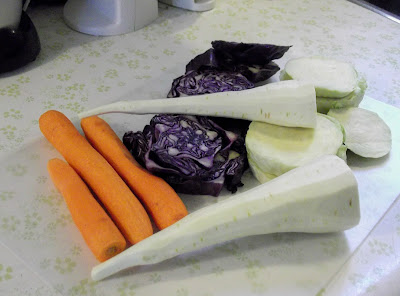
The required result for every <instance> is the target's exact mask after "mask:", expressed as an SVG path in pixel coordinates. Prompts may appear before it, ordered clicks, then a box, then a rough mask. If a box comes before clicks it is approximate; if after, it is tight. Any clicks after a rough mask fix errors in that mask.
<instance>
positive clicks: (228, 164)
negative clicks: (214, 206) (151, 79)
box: [123, 114, 248, 196]
mask: <svg viewBox="0 0 400 296" xmlns="http://www.w3.org/2000/svg"><path fill="white" fill-rule="evenodd" d="M123 142H124V145H125V146H126V147H127V148H128V150H129V151H130V152H131V153H132V155H133V156H134V157H135V159H136V160H137V161H138V162H139V163H140V164H141V165H142V166H143V167H145V168H146V169H147V170H148V171H150V172H151V173H153V174H155V175H157V176H160V177H161V178H163V179H164V180H166V181H167V182H168V183H169V184H170V185H171V186H172V188H174V189H175V191H177V192H180V193H187V194H202V195H213V196H218V195H219V193H220V192H221V190H222V188H223V186H224V185H225V186H226V187H227V189H228V190H229V191H231V192H236V190H237V187H239V186H242V185H243V184H242V183H241V181H240V180H241V177H242V175H243V172H244V171H245V170H246V169H247V167H248V164H247V158H246V150H245V148H244V138H243V136H241V135H239V134H235V133H234V132H231V131H227V130H224V129H222V128H221V127H220V126H218V125H217V124H216V123H214V122H213V121H212V120H211V119H209V118H207V117H204V116H187V115H168V114H159V115H156V116H154V117H153V118H152V120H151V121H150V124H149V125H146V126H145V128H144V129H143V132H140V131H139V132H135V133H134V132H127V133H125V135H124V136H123Z"/></svg>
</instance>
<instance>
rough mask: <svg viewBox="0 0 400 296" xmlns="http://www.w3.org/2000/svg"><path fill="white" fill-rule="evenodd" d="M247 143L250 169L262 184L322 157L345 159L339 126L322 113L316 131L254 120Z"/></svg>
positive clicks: (344, 149) (335, 121)
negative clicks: (329, 156) (331, 156)
mask: <svg viewBox="0 0 400 296" xmlns="http://www.w3.org/2000/svg"><path fill="white" fill-rule="evenodd" d="M245 141H246V149H247V158H248V161H249V165H250V168H251V170H252V172H253V173H254V175H255V177H256V178H257V179H258V180H259V181H260V182H261V183H264V182H266V181H269V180H270V179H273V178H275V177H276V176H279V175H282V174H283V173H285V172H287V171H289V170H291V169H293V168H296V167H299V166H301V165H303V164H305V163H307V162H309V161H311V160H312V159H314V158H317V157H319V156H322V155H330V154H333V155H338V156H341V157H343V158H345V156H346V147H345V146H343V141H344V134H343V130H342V127H341V125H340V123H339V122H338V121H337V120H335V119H334V118H330V117H328V116H326V115H323V114H318V115H317V124H316V126H315V128H314V129H306V128H293V127H283V126H278V125H273V124H268V123H262V122H256V121H253V122H252V123H251V124H250V127H249V129H248V131H247V135H246V139H245Z"/></svg>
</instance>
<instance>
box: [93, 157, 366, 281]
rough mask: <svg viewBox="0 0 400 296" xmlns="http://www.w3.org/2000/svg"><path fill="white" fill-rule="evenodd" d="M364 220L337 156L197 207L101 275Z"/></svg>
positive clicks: (96, 271) (96, 276)
mask: <svg viewBox="0 0 400 296" xmlns="http://www.w3.org/2000/svg"><path fill="white" fill-rule="evenodd" d="M359 219H360V209H359V197H358V187H357V181H356V179H355V177H354V175H353V173H352V171H351V169H350V168H349V167H348V166H347V165H346V163H345V162H344V161H343V160H342V159H340V158H338V157H337V156H334V155H329V156H324V157H322V158H319V159H318V160H315V161H313V162H312V163H309V164H307V165H304V166H302V167H298V168H295V169H293V170H291V171H289V172H287V173H285V174H283V175H281V176H279V177H277V178H275V179H274V180H272V181H270V182H267V183H264V184H262V185H259V186H257V187H255V188H253V189H251V190H248V191H246V192H244V193H241V194H238V195H235V196H232V197H230V198H228V199H225V200H223V201H221V202H219V203H216V204H213V205H211V206H207V207H204V208H202V209H200V210H197V211H195V212H193V213H191V214H189V215H188V216H186V217H185V218H183V219H181V220H180V221H178V222H177V223H175V224H173V225H172V226H170V227H168V228H166V229H164V230H162V231H160V232H158V233H155V234H154V235H152V236H150V237H148V238H146V239H145V240H143V241H141V242H139V243H137V244H136V245H134V246H132V247H130V248H129V249H127V250H125V251H124V252H123V253H121V254H119V255H117V256H115V257H113V258H111V259H110V260H108V261H106V262H104V263H101V264H100V265H98V266H96V267H94V268H93V270H92V278H93V280H101V279H103V278H105V277H108V276H110V275H112V274H115V273H117V272H119V271H121V270H124V269H126V268H129V267H132V266H136V265H145V264H153V263H157V262H161V261H163V260H166V259H169V258H172V257H175V256H177V255H180V254H183V253H187V252H191V251H195V250H198V249H201V248H204V247H207V246H211V245H214V244H218V243H221V242H225V241H229V240H232V239H236V238H240V237H245V236H250V235H258V234H267V233H275V232H310V233H323V232H336V231H342V230H345V229H348V228H351V227H353V226H355V225H356V224H358V222H359Z"/></svg>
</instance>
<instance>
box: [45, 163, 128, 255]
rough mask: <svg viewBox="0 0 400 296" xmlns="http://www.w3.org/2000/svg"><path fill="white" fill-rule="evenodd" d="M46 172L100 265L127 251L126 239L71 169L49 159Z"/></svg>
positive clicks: (65, 164) (66, 165) (64, 164)
mask: <svg viewBox="0 0 400 296" xmlns="http://www.w3.org/2000/svg"><path fill="white" fill-rule="evenodd" d="M47 169H48V171H49V174H50V177H51V179H52V180H53V183H54V185H55V186H56V188H57V189H58V191H60V193H61V195H62V196H63V197H64V200H65V203H66V204H67V206H68V209H69V211H70V213H71V216H72V219H73V220H74V222H75V225H76V226H77V227H78V229H79V231H80V233H81V234H82V236H83V239H84V240H85V242H86V244H87V245H88V247H89V248H90V250H92V252H93V254H94V256H95V257H96V258H97V260H99V261H100V262H103V261H106V260H107V259H110V258H111V257H113V256H115V255H117V254H118V253H121V252H122V251H123V250H124V249H125V247H126V241H125V238H124V237H123V236H122V234H121V232H120V231H119V230H118V228H117V226H115V224H114V222H113V221H112V220H111V218H110V217H109V216H108V215H107V214H106V212H105V211H104V209H103V208H102V207H101V206H100V205H99V203H98V202H97V201H96V199H95V198H94V197H93V195H92V193H91V192H90V190H89V188H88V187H87V186H86V184H85V183H84V182H83V181H82V179H81V178H80V177H79V175H78V174H77V173H76V172H75V171H74V169H73V168H72V167H71V166H70V165H68V164H67V163H66V162H64V161H62V160H61V159H58V158H53V159H50V160H49V162H48V163H47Z"/></svg>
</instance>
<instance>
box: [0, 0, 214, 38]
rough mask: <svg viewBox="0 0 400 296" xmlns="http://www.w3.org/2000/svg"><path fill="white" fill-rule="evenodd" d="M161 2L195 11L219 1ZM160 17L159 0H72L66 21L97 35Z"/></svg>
mask: <svg viewBox="0 0 400 296" xmlns="http://www.w3.org/2000/svg"><path fill="white" fill-rule="evenodd" d="M0 1H15V0H0ZM160 2H162V3H165V4H168V5H172V6H176V7H180V8H183V9H188V10H193V11H206V10H210V9H213V8H214V7H215V2H216V0H160ZM157 17H158V1H157V0H68V2H67V3H66V4H65V6H64V21H65V23H66V24H67V25H68V26H69V27H71V28H72V29H74V30H76V31H79V32H82V33H86V34H90V35H97V36H107V35H119V34H125V33H129V32H132V31H136V30H139V29H141V28H143V27H145V26H147V25H149V24H150V23H152V22H153V21H154V20H155V19H156V18H157Z"/></svg>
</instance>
